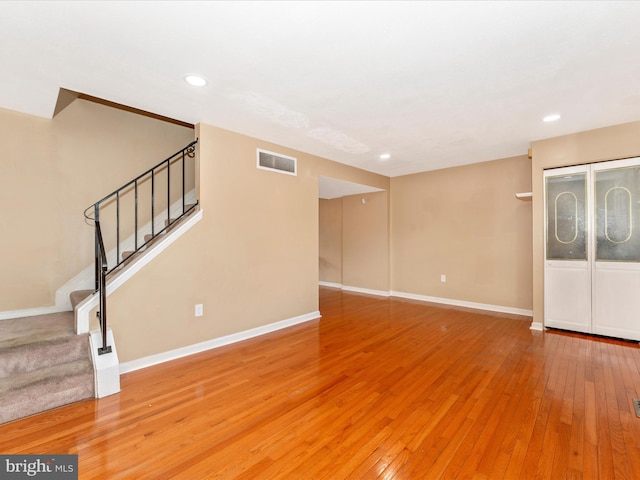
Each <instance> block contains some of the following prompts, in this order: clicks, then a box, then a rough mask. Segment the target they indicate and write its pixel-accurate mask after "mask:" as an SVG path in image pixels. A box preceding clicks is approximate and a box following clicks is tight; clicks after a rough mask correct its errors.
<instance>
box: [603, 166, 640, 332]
mask: <svg viewBox="0 0 640 480" xmlns="http://www.w3.org/2000/svg"><path fill="white" fill-rule="evenodd" d="M639 160H640V159H637V158H635V159H629V160H620V161H615V162H606V163H602V164H594V165H593V166H592V171H593V181H594V194H593V197H594V198H593V202H594V204H595V208H594V226H595V228H594V230H595V231H594V234H595V263H594V267H595V268H594V269H593V329H592V331H593V333H597V334H600V335H607V336H612V337H621V338H628V339H634V340H640V162H639Z"/></svg>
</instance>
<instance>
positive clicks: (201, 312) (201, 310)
mask: <svg viewBox="0 0 640 480" xmlns="http://www.w3.org/2000/svg"><path fill="white" fill-rule="evenodd" d="M202 315H204V308H203V306H202V304H201V303H198V304H197V305H196V317H201V316H202Z"/></svg>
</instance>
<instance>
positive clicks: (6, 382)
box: [0, 354, 93, 399]
mask: <svg viewBox="0 0 640 480" xmlns="http://www.w3.org/2000/svg"><path fill="white" fill-rule="evenodd" d="M84 373H89V374H90V375H91V376H92V377H93V366H92V365H91V360H89V356H88V354H87V358H81V359H78V360H73V361H71V362H66V363H59V364H57V365H52V366H50V367H47V368H40V369H38V370H31V371H28V372H22V373H18V374H15V375H11V376H10V377H5V378H0V398H2V399H4V396H5V395H7V394H8V393H9V392H11V391H18V390H23V389H25V388H26V387H29V386H31V385H34V384H37V383H44V384H51V383H58V382H59V381H60V380H61V379H62V378H64V377H65V376H75V375H79V374H84Z"/></svg>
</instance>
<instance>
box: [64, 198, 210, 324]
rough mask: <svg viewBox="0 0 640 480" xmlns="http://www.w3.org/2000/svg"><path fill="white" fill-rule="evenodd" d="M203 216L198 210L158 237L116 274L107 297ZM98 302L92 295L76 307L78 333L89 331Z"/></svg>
mask: <svg viewBox="0 0 640 480" xmlns="http://www.w3.org/2000/svg"><path fill="white" fill-rule="evenodd" d="M202 215H203V211H202V210H197V211H196V212H194V213H193V214H191V215H190V216H189V217H187V219H186V220H185V221H183V222H182V223H180V225H178V226H176V227H174V228H173V229H171V230H170V231H168V232H167V233H166V234H165V235H163V236H162V237H158V240H157V241H156V242H155V243H154V244H153V245H151V246H150V247H149V248H147V250H145V251H144V255H140V256H139V257H138V258H136V259H135V260H133V261H132V262H131V263H129V264H127V265H126V267H125V268H124V269H123V270H122V271H121V272H119V273H116V274H114V276H113V277H111V278H110V279H109V282H108V283H107V296H109V295H111V294H112V293H113V292H115V291H116V290H117V289H118V288H120V287H121V286H122V285H123V284H124V283H125V282H126V281H127V280H129V279H130V278H131V277H133V276H134V275H135V274H136V273H138V272H139V271H140V270H142V268H143V267H144V266H145V265H147V264H148V263H149V262H151V260H153V259H154V258H156V257H157V256H158V255H160V253H162V252H163V251H164V250H165V249H167V247H169V245H171V244H172V243H173V242H175V241H176V240H177V239H178V238H180V237H181V236H182V235H184V234H185V233H186V232H187V231H188V230H190V229H191V227H193V226H194V225H195V224H196V223H198V222H199V221H200V220H202ZM98 300H99V298H98V295H91V296H90V297H87V298H86V299H84V300H83V301H82V302H80V303H79V304H78V305H77V306H76V310H75V314H76V333H78V334H80V333H87V332H88V331H89V313H90V312H91V310H93V309H94V308H95V307H97V306H98Z"/></svg>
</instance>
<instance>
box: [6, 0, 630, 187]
mask: <svg viewBox="0 0 640 480" xmlns="http://www.w3.org/2000/svg"><path fill="white" fill-rule="evenodd" d="M639 19H640V2H631V1H628V2H614V1H607V2H598V1H590V2H581V1H571V2H525V1H518V2H516V1H514V2H506V1H505V2H418V1H412V2H399V1H395V2H365V1H358V2H329V1H322V2H312V1H301V2H182V1H180V2H176V1H163V2H153V1H143V2H113V1H107V2H98V1H86V2H74V1H72V2H55V1H45V2H28V1H19V2H13V1H2V2H0V68H1V72H2V73H1V74H0V107H4V108H8V109H12V110H17V111H20V112H25V113H29V114H33V115H39V116H43V117H51V115H52V114H53V110H54V106H55V103H56V99H57V94H58V89H59V88H60V87H62V88H66V89H69V90H73V91H77V92H81V93H85V94H88V95H92V96H95V97H99V98H103V99H106V100H110V101H113V102H117V103H121V104H124V105H128V106H131V107H135V108H139V109H142V110H146V111H149V112H152V113H156V114H159V115H164V116H167V117H171V118H175V119H177V120H181V121H185V122H189V123H198V122H204V123H207V124H211V125H216V126H220V127H223V128H226V129H229V130H234V131H237V132H241V133H244V134H247V135H251V136H254V137H258V138H262V139H265V140H268V141H271V142H275V143H278V144H282V145H285V146H288V147H292V148H296V149H299V150H303V151H306V152H309V153H313V154H316V155H319V156H323V157H326V158H330V159H333V160H336V161H339V162H342V163H346V164H350V165H354V166H357V167H360V168H363V169H366V170H370V171H373V172H377V173H381V174H384V175H387V176H397V175H404V174H410V173H415V172H420V171H425V170H433V169H438V168H443V167H447V166H454V165H463V164H469V163H474V162H481V161H486V160H492V159H497V158H504V157H509V156H515V155H524V154H526V152H527V148H528V147H529V145H530V142H531V141H532V140H536V139H541V138H547V137H554V136H558V135H562V134H567V133H572V132H577V131H583V130H588V129H592V128H597V127H602V126H607V125H614V124H619V123H624V122H629V121H636V120H640V91H639V89H638V87H639V86H640V27H639ZM188 73H199V74H201V75H203V76H205V77H206V78H207V79H208V81H209V83H208V85H207V86H206V87H204V88H200V89H198V88H195V87H192V86H190V85H187V84H186V83H185V82H184V80H183V77H184V76H185V75H186V74H188ZM554 112H559V113H561V114H562V119H561V120H560V121H558V122H555V123H551V124H546V123H543V122H541V118H542V117H543V116H544V115H547V114H549V113H554ZM384 152H388V153H391V155H392V157H391V159H390V160H387V161H381V160H379V155H380V154H381V153H384Z"/></svg>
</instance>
